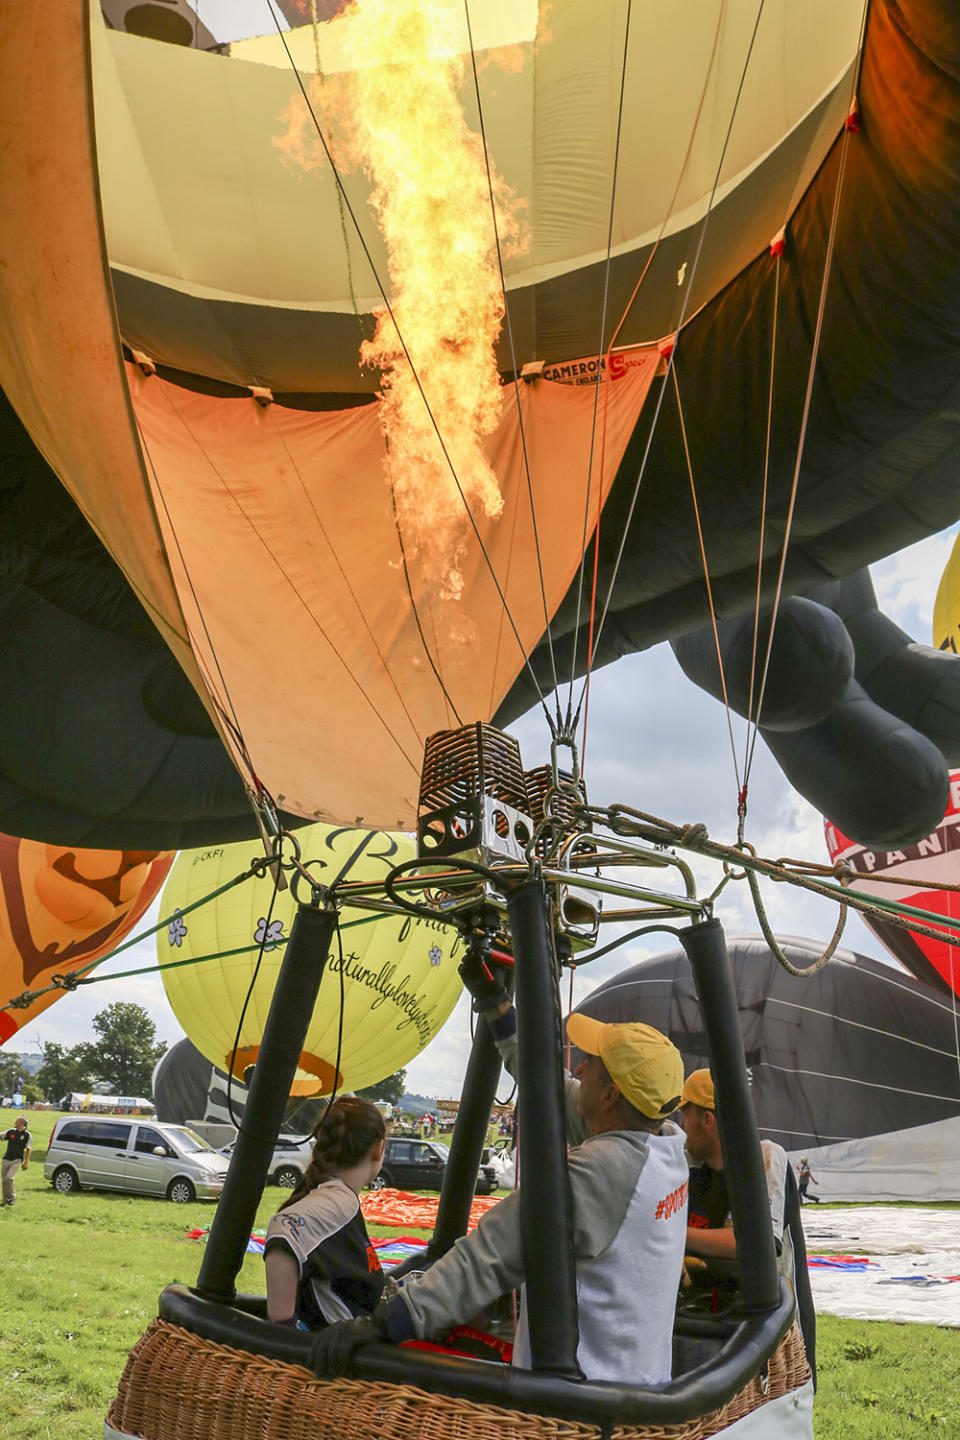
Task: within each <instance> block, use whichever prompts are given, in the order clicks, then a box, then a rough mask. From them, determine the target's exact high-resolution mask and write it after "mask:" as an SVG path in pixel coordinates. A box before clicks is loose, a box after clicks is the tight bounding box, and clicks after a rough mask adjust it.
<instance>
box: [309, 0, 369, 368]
mask: <svg viewBox="0 0 960 1440" xmlns="http://www.w3.org/2000/svg"><path fill="white" fill-rule="evenodd" d="M310 24H311V25H312V26H313V58H314V61H315V62H316V66H317V78H318V80H320V81H321V83H322V81H323V80H324V78H325V77H324V73H323V69H322V67H321V64H320V16H319V14H318V13H317V0H310ZM337 211H338V212H339V215H340V234H341V235H342V237H343V253H344V255H345V256H346V257H347V288H348V289H349V291H350V301H351V304H352V305H353V313H354V315H355V316H356V319H357V327H358V329H359V331H360V338H361V342H362V341H363V340H365V339H366V338H367V337H366V334H365V333H364V328H363V320H362V319H361V317H360V306H359V305H358V304H357V292H356V287H355V286H354V283H353V255H352V254H351V251H350V234H349V231H348V230H347V217H346V214H345V213H344V209H343V194H342V193H341V191H340V188H339V186H338V187H337Z"/></svg>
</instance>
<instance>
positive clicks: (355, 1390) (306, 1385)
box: [107, 1320, 810, 1440]
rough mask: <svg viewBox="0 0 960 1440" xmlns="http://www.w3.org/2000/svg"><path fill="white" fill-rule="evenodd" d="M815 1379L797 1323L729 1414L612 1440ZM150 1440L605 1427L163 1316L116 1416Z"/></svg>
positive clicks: (657, 1437)
mask: <svg viewBox="0 0 960 1440" xmlns="http://www.w3.org/2000/svg"><path fill="white" fill-rule="evenodd" d="M809 1374H810V1371H809V1367H808V1365H807V1360H806V1355H805V1354H804V1349H803V1341H802V1340H801V1338H800V1332H799V1330H798V1329H797V1326H796V1325H794V1326H793V1327H792V1328H791V1329H790V1330H789V1331H788V1332H787V1334H786V1336H785V1337H784V1339H783V1340H782V1341H781V1343H780V1345H779V1347H778V1349H777V1350H776V1351H775V1353H774V1354H773V1355H772V1356H771V1359H770V1364H769V1367H768V1374H767V1379H766V1384H765V1385H761V1382H760V1380H759V1378H757V1379H754V1380H751V1381H750V1383H749V1384H748V1385H746V1386H745V1387H744V1389H743V1390H741V1391H740V1392H739V1393H738V1394H737V1395H735V1396H734V1398H733V1399H732V1400H730V1401H728V1403H727V1404H726V1405H724V1406H723V1408H722V1409H721V1410H716V1411H714V1412H713V1413H712V1414H710V1415H704V1416H701V1417H700V1418H699V1419H697V1420H691V1421H689V1422H688V1423H686V1424H683V1425H667V1426H663V1425H653V1426H649V1427H644V1428H640V1429H636V1428H625V1427H622V1426H618V1427H617V1428H616V1429H615V1430H614V1431H613V1437H612V1440H703V1437H706V1436H710V1435H715V1434H716V1433H717V1432H718V1431H720V1430H723V1429H724V1428H725V1427H726V1426H728V1425H731V1424H732V1423H733V1422H734V1421H735V1420H739V1419H740V1418H741V1417H742V1416H744V1415H746V1414H748V1413H749V1412H750V1411H752V1410H756V1409H758V1408H759V1407H760V1406H761V1405H763V1404H765V1403H767V1402H768V1401H770V1400H773V1399H775V1398H776V1397H777V1396H779V1395H783V1394H785V1393H786V1392H787V1391H789V1390H794V1389H797V1388H798V1387H799V1386H801V1385H803V1384H804V1383H805V1381H806V1380H807V1379H808V1377H809ZM107 1421H108V1423H109V1424H110V1425H112V1426H113V1427H114V1429H115V1430H118V1431H119V1432H120V1433H121V1434H124V1435H135V1436H138V1437H142V1440H238V1437H240V1440H243V1437H248V1440H254V1437H257V1440H547V1437H550V1440H601V1432H600V1429H599V1427H597V1426H593V1425H584V1424H580V1423H577V1422H574V1421H567V1420H562V1419H556V1418H550V1417H547V1416H542V1415H528V1414H522V1413H520V1412H518V1411H515V1410H507V1409H504V1408H503V1407H501V1406H499V1405H480V1404H476V1403H475V1402H472V1401H468V1400H458V1399H451V1398H450V1397H448V1396H445V1395H431V1394H428V1393H427V1392H426V1391H425V1390H419V1389H415V1388H414V1387H413V1386H408V1385H393V1384H384V1383H369V1382H367V1381H361V1380H318V1379H317V1378H316V1377H315V1376H314V1375H312V1374H311V1372H310V1371H309V1370H305V1369H303V1368H302V1367H301V1366H299V1365H289V1364H285V1363H283V1362H282V1361H277V1360H267V1359H265V1358H263V1357H262V1356H256V1355H250V1354H248V1353H247V1352H246V1351H242V1350H234V1349H232V1348H231V1347H229V1346H226V1345H219V1344H215V1343H214V1342H213V1341H210V1340H203V1339H201V1338H200V1337H199V1336H197V1335H193V1334H191V1332H190V1331H189V1330H184V1329H182V1328H181V1327H180V1326H177V1325H171V1324H169V1323H168V1322H167V1321H165V1320H155V1321H153V1323H152V1324H151V1326H150V1328H149V1330H148V1331H147V1333H146V1334H145V1335H144V1336H143V1339H142V1340H140V1341H139V1342H138V1344H137V1345H135V1346H134V1348H133V1350H131V1352H130V1358H129V1359H128V1361H127V1366H126V1369H125V1370H124V1372H123V1378H122V1379H121V1381H120V1389H119V1393H118V1394H117V1398H116V1400H115V1401H114V1402H113V1405H112V1406H111V1407H110V1413H109V1414H108V1416H107Z"/></svg>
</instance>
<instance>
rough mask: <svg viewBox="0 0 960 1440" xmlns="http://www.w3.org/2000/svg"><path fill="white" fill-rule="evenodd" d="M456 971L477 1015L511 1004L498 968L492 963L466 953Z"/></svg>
mask: <svg viewBox="0 0 960 1440" xmlns="http://www.w3.org/2000/svg"><path fill="white" fill-rule="evenodd" d="M458 969H459V972H460V979H461V980H462V981H463V984H464V989H466V990H469V991H470V994H471V996H472V998H473V1008H474V1010H475V1011H476V1013H477V1014H478V1015H482V1014H484V1012H485V1011H487V1010H497V1009H499V1007H500V1006H501V1005H509V1004H510V1003H511V1002H510V996H509V995H508V994H507V992H506V989H505V987H504V984H503V981H502V980H501V979H500V967H499V966H498V965H496V964H494V963H493V962H492V961H489V960H481V959H480V958H479V957H478V956H476V955H473V954H469V953H468V954H467V955H465V956H464V958H463V962H462V964H461V965H459V966H458Z"/></svg>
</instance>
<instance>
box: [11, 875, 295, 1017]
mask: <svg viewBox="0 0 960 1440" xmlns="http://www.w3.org/2000/svg"><path fill="white" fill-rule="evenodd" d="M268 866H269V862H268V860H267V859H266V857H265V856H259V855H258V856H257V857H256V859H255V860H254V861H253V862H252V863H251V865H250V867H249V868H248V869H247V870H244V871H243V872H242V874H240V875H235V876H234V878H233V879H232V880H228V881H226V883H225V884H223V885H219V886H218V887H217V889H216V890H211V892H210V894H209V895H203V896H201V898H200V899H199V900H194V901H192V902H191V904H189V905H184V906H181V907H178V909H177V910H175V911H174V913H173V915H168V916H167V917H166V918H165V919H163V920H158V921H157V923H156V925H151V926H150V928H149V930H141V931H140V933H139V934H137V935H133V936H131V937H130V939H129V940H124V941H123V943H122V944H120V945H117V946H116V947H115V948H114V949H113V950H111V951H110V952H109V954H107V955H101V956H99V957H98V958H97V959H96V960H90V961H89V962H88V963H87V964H86V965H82V966H80V968H79V969H78V970H71V971H70V972H69V973H68V974H65V975H55V976H54V977H53V983H52V984H50V985H46V986H44V988H43V989H42V990H25V991H24V992H23V994H22V995H18V996H16V997H15V998H14V999H13V1000H8V1001H7V1003H6V1005H0V1011H3V1010H24V1009H26V1007H27V1006H28V1005H32V1004H33V1002H34V1000H37V999H39V997H40V996H41V995H49V994H50V992H51V991H52V990H76V988H77V987H78V986H79V985H95V984H98V983H99V982H100V981H102V980H115V979H117V980H119V979H121V978H122V977H121V976H119V975H97V976H94V977H93V978H92V979H86V978H84V977H85V976H86V975H87V973H88V972H89V971H90V970H93V969H94V967H95V966H97V965H102V964H104V962H105V961H107V960H113V959H114V958H115V957H116V956H117V955H121V954H122V953H123V952H124V951H125V950H129V949H131V948H132V947H133V946H134V945H139V943H140V941H141V940H149V938H150V936H151V935H156V934H158V932H159V931H161V930H167V929H169V928H170V926H171V925H172V924H173V923H174V922H175V921H176V920H177V918H178V917H180V918H182V917H183V916H184V915H189V914H190V913H191V912H192V911H194V910H199V909H200V907H201V905H207V904H208V903H209V902H210V901H211V900H216V899H217V898H218V897H219V896H220V895H225V894H226V893H227V891H228V890H232V889H233V888H234V886H235V885H241V884H242V883H243V882H244V880H250V879H252V878H253V877H254V876H261V875H263V874H265V873H266V871H267V869H268ZM253 948H254V947H253V946H246V947H244V950H247V949H251V950H252V949H253ZM228 953H230V954H233V953H240V952H233V951H230V952H228ZM211 958H212V959H216V958H218V957H216V956H212V957H211V956H207V955H201V956H198V957H197V960H198V961H199V960H207V959H211ZM173 963H174V964H175V965H182V964H185V963H188V962H185V961H182V960H178V961H175V962H173ZM156 968H157V967H156V966H155V965H148V966H144V967H143V969H141V970H130V971H127V972H125V973H126V974H127V975H141V974H144V973H146V972H147V971H155V970H156Z"/></svg>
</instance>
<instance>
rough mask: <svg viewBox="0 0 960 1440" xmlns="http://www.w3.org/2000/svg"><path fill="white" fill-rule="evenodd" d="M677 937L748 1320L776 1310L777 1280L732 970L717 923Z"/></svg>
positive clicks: (684, 932)
mask: <svg viewBox="0 0 960 1440" xmlns="http://www.w3.org/2000/svg"><path fill="white" fill-rule="evenodd" d="M678 934H679V939H680V943H681V945H682V946H683V948H684V950H685V951H686V952H687V957H688V959H689V961H690V965H691V968H692V970H693V978H694V982H695V984H696V987H697V996H698V998H699V1000H700V1013H701V1016H702V1020H703V1028H704V1032H705V1034H706V1037H707V1047H708V1049H709V1052H710V1073H711V1074H712V1076H713V1084H714V1090H715V1092H716V1097H717V1111H716V1114H717V1124H718V1126H719V1129H720V1144H721V1147H722V1149H723V1168H724V1172H725V1174H726V1176H727V1179H728V1184H727V1193H728V1195H729V1198H730V1214H731V1216H732V1218H733V1231H734V1234H735V1235H736V1237H737V1263H738V1266H739V1270H740V1288H741V1292H742V1295H743V1302H744V1308H745V1310H746V1312H747V1314H748V1315H751V1314H755V1313H757V1312H759V1311H763V1310H769V1309H772V1308H773V1307H774V1306H775V1305H776V1304H777V1297H778V1295H779V1281H778V1276H777V1255H776V1250H775V1248H774V1240H773V1229H772V1227H771V1224H770V1202H769V1199H768V1197H767V1182H766V1177H765V1174H764V1169H763V1155H762V1153H761V1150H760V1135H759V1132H758V1131H757V1117H756V1115H755V1114H754V1109H753V1102H752V1101H751V1098H750V1087H749V1082H748V1076H747V1062H746V1057H745V1056H744V1053H743V1037H742V1036H741V1034H740V1019H739V1011H738V1007H737V995H736V990H735V988H734V983H733V971H732V970H731V968H730V959H729V957H728V955H727V943H726V940H725V939H724V935H723V928H722V926H721V924H720V922H719V920H707V921H705V922H704V923H703V924H702V925H692V926H691V927H690V928H689V929H687V930H680V931H679V932H678Z"/></svg>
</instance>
